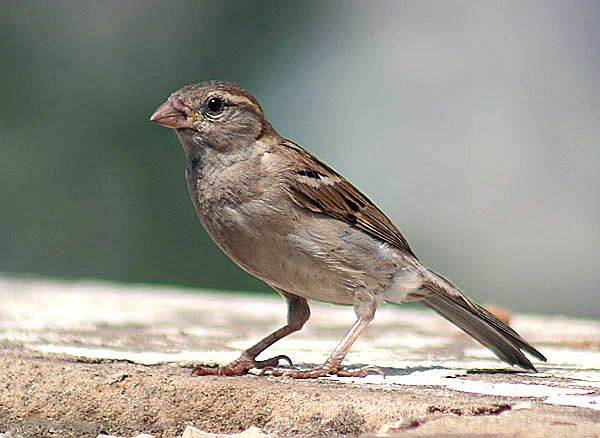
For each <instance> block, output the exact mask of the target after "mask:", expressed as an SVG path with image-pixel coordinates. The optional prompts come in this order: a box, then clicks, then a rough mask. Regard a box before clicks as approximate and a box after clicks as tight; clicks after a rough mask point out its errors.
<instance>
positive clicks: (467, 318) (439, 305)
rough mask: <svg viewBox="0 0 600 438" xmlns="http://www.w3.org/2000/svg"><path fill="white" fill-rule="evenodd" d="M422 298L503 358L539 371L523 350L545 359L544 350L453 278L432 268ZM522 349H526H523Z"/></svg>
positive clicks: (508, 361)
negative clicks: (470, 295) (473, 298)
mask: <svg viewBox="0 0 600 438" xmlns="http://www.w3.org/2000/svg"><path fill="white" fill-rule="evenodd" d="M425 289H427V292H426V293H424V294H423V295H422V296H421V302H422V303H423V304H425V305H427V306H428V307H430V308H431V309H433V310H435V311H436V312H437V313H439V314H440V315H441V316H443V317H444V318H446V319H447V320H448V321H450V322H451V323H453V324H455V325H456V326H458V327H459V328H460V329H462V330H463V331H464V332H466V333H467V334H469V335H470V336H472V337H473V338H474V339H475V340H477V341H478V342H480V343H481V344H482V345H484V346H485V347H487V348H489V349H490V350H491V351H493V352H494V353H495V354H496V356H498V357H499V358H500V359H502V360H503V361H505V362H507V363H509V364H511V365H517V366H519V367H521V368H524V369H527V370H533V371H536V369H535V367H534V366H533V364H532V363H531V362H530V361H529V359H528V358H527V357H526V356H525V355H524V354H523V351H526V352H527V353H529V354H531V355H532V356H534V357H536V358H538V359H540V360H542V361H544V362H545V361H546V358H545V357H544V355H543V354H542V353H540V352H539V351H538V350H536V349H535V348H534V347H533V346H532V345H531V344H529V343H528V342H527V341H526V340H525V339H523V338H522V337H521V336H520V335H519V334H518V333H517V332H516V331H514V330H513V329H512V328H510V327H509V326H508V325H507V324H505V323H504V322H502V321H500V320H499V319H498V318H496V317H495V316H494V315H493V314H491V313H490V312H489V311H487V310H486V309H484V308H483V307H481V306H479V305H478V304H475V303H474V302H472V301H471V300H469V299H468V298H467V297H465V296H464V295H463V294H462V293H461V292H460V290H458V289H457V288H456V287H455V286H454V285H452V283H450V281H448V280H446V279H445V278H444V277H442V276H441V275H439V274H436V273H433V272H432V278H431V279H430V280H429V281H428V282H426V283H425ZM521 350H523V351H521Z"/></svg>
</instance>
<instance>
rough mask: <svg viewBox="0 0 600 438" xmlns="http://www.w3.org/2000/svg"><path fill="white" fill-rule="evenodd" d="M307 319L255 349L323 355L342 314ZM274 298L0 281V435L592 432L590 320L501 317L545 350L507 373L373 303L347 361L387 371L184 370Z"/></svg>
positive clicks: (272, 306) (206, 359)
mask: <svg viewBox="0 0 600 438" xmlns="http://www.w3.org/2000/svg"><path fill="white" fill-rule="evenodd" d="M311 308H312V317H311V320H310V321H309V323H308V324H307V326H306V327H305V328H304V329H303V330H302V331H301V332H300V333H297V334H294V335H292V336H290V337H289V338H288V339H285V340H282V341H281V342H279V343H277V344H275V345H274V346H273V347H272V348H271V349H270V350H268V353H269V355H276V354H287V355H289V356H290V357H291V358H292V359H293V360H294V361H295V362H296V363H297V364H299V365H310V364H317V363H320V362H322V361H323V360H324V359H325V358H326V357H327V355H328V354H329V352H330V351H331V350H332V349H333V348H334V347H335V345H336V344H337V342H338V341H339V339H340V338H341V337H342V336H343V335H344V333H345V331H346V330H347V329H348V328H349V327H350V325H351V324H352V322H353V317H354V315H353V311H352V309H351V308H344V307H335V306H329V305H324V304H312V305H311ZM285 314H286V308H285V305H284V302H283V300H282V299H280V298H279V297H277V296H276V294H273V295H272V296H248V295H246V296H240V295H234V294H223V293H219V294H217V293H210V292H201V291H188V290H181V289H168V288H160V287H142V286H122V285H115V284H107V283H92V282H72V283H67V282H56V281H46V280H28V279H14V278H0V348H1V349H2V352H1V353H0V436H2V433H5V436H11V437H71V436H72V437H92V438H94V437H97V436H98V435H101V434H105V435H114V436H127V437H131V436H136V435H140V434H143V433H146V434H151V435H153V436H155V437H157V438H158V437H177V436H181V435H182V434H183V432H184V430H185V429H186V427H187V426H194V427H196V428H197V429H198V430H200V431H203V432H207V433H229V434H231V433H240V432H243V431H246V430H248V429H249V428H250V427H251V426H255V427H257V428H258V429H259V430H260V431H262V432H263V433H265V434H269V435H271V436H331V435H359V434H366V435H368V436H375V435H377V436H443V435H441V434H444V433H446V434H452V433H455V434H456V433H458V434H460V435H461V436H464V435H468V434H490V435H493V436H527V437H532V436H548V435H559V434H567V435H568V436H600V323H599V322H598V321H589V320H587V321H586V320H577V319H569V318H562V317H543V316H533V315H528V316H526V315H520V314H516V315H512V316H511V325H513V327H514V328H515V329H516V330H517V331H519V332H521V333H522V334H523V335H524V336H525V337H526V338H527V339H529V340H530V341H531V342H532V343H533V344H534V345H536V346H537V347H539V349H540V350H541V351H542V352H543V353H544V354H545V355H546V356H547V357H548V359H549V361H548V363H546V364H542V363H535V364H536V366H537V367H538V370H539V373H526V372H519V371H518V370H516V369H512V368H510V367H507V366H505V365H504V364H503V363H501V362H499V361H498V360H496V359H495V358H494V356H493V355H492V354H491V353H489V352H488V351H487V350H485V349H483V348H481V347H479V346H478V345H477V344H475V343H474V342H472V341H471V340H469V339H468V338H467V337H466V336H464V335H463V334H462V333H461V332H459V331H458V330H455V329H454V328H453V327H451V326H450V325H449V324H448V323H446V322H445V321H444V320H442V319H441V318H439V317H437V316H436V315H434V314H433V313H431V312H429V311H427V310H425V309H420V308H413V307H408V306H393V307H392V306H383V307H382V308H381V309H380V310H379V311H378V313H377V315H376V318H375V321H374V323H373V324H372V326H371V327H370V328H369V329H368V330H367V332H365V334H364V335H363V337H361V338H360V339H359V340H358V342H357V343H356V345H355V346H354V348H353V349H352V351H351V353H350V354H349V355H348V358H347V361H346V363H347V364H348V365H360V364H373V365H377V366H379V367H381V368H383V369H384V371H385V372H386V377H385V378H382V377H380V376H377V375H372V376H368V377H366V378H364V379H350V378H325V379H319V380H318V381H292V380H289V379H281V378H274V377H268V376H255V375H247V376H242V377H235V378H215V377H208V378H199V377H190V375H189V374H190V368H191V367H192V365H193V364H195V363H223V362H226V361H228V360H231V359H233V358H235V357H236V356H237V355H238V354H239V352H240V351H241V350H243V349H244V348H245V347H246V346H248V345H251V344H252V343H253V342H254V341H256V340H258V339H259V338H260V337H262V336H263V335H265V334H266V333H268V332H269V331H271V330H273V329H275V328H277V327H279V326H280V325H281V324H282V323H283V322H284V320H285Z"/></svg>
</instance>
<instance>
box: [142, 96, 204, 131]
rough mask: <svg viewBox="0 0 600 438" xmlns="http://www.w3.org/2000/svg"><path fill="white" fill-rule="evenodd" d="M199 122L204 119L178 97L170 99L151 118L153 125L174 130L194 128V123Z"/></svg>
mask: <svg viewBox="0 0 600 438" xmlns="http://www.w3.org/2000/svg"><path fill="white" fill-rule="evenodd" d="M199 120H202V117H201V116H200V115H198V114H196V113H194V112H193V111H192V110H191V109H190V108H189V107H188V106H187V105H185V104H184V103H183V102H182V101H181V99H179V98H177V97H170V98H169V99H168V100H167V101H166V102H165V103H163V104H162V105H161V106H159V107H158V108H157V109H156V111H154V114H152V116H150V121H151V122H152V123H156V124H157V125H161V126H165V127H167V128H174V129H178V128H193V127H194V122H196V121H199Z"/></svg>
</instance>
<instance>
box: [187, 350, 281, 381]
mask: <svg viewBox="0 0 600 438" xmlns="http://www.w3.org/2000/svg"><path fill="white" fill-rule="evenodd" d="M279 361H285V362H287V363H289V364H290V366H293V363H292V359H290V358H289V357H288V356H286V355H284V354H280V355H279V356H275V357H270V358H269V359H265V360H256V359H254V358H252V357H249V356H245V355H244V354H242V355H241V356H240V357H239V358H238V359H236V360H234V361H233V362H230V363H228V364H227V365H221V366H206V365H199V366H197V367H195V368H194V369H193V370H192V376H241V375H243V374H247V373H248V371H249V370H251V369H252V368H257V369H262V370H264V369H273V368H276V367H278V366H279Z"/></svg>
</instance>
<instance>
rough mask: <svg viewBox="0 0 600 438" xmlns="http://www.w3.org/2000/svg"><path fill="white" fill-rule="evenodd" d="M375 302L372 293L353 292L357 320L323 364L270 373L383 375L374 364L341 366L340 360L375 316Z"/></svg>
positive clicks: (300, 376)
mask: <svg viewBox="0 0 600 438" xmlns="http://www.w3.org/2000/svg"><path fill="white" fill-rule="evenodd" d="M377 304H378V302H377V298H376V297H375V295H374V294H373V293H371V292H368V291H366V290H359V291H357V292H356V293H355V294H354V312H355V313H356V316H357V320H356V322H355V323H354V325H353V326H352V328H351V329H350V331H349V332H348V333H347V334H346V336H344V339H342V341H341V342H340V343H339V344H338V346H337V347H336V348H335V350H334V351H333V353H331V355H330V356H329V358H328V359H327V360H326V361H325V363H324V364H323V365H320V366H318V367H315V368H310V369H297V370H287V369H282V368H273V369H272V370H270V373H271V375H273V376H286V377H292V378H294V379H316V378H318V377H325V376H330V375H338V376H343V377H365V376H366V375H367V374H369V372H371V371H372V372H376V373H378V374H381V375H383V372H382V371H381V370H380V369H379V368H377V367H374V366H366V367H362V368H355V369H345V368H342V361H343V360H344V358H345V357H346V354H348V351H350V348H351V347H352V344H354V341H356V340H357V339H358V337H359V336H360V334H361V333H362V332H363V331H364V330H365V329H366V328H367V326H368V325H369V323H370V322H371V321H372V320H373V318H374V317H375V310H377Z"/></svg>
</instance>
